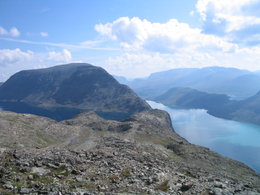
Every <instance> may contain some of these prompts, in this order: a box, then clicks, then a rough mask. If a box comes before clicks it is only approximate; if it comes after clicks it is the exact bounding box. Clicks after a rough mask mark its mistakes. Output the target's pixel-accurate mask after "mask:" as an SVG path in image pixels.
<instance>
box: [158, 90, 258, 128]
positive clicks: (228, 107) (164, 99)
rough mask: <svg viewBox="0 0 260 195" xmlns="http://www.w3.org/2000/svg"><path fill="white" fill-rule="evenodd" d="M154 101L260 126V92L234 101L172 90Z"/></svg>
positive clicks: (206, 94)
mask: <svg viewBox="0 0 260 195" xmlns="http://www.w3.org/2000/svg"><path fill="white" fill-rule="evenodd" d="M153 100H154V101H157V102H160V103H162V104H164V105H167V106H180V107H183V108H200V109H205V110H207V111H208V113H209V114H211V115H213V116H216V117H220V118H225V119H231V120H236V121H241V122H248V123H254V124H258V125H260V103H259V102H260V92H258V93H257V94H256V95H254V96H252V97H250V98H247V99H245V100H241V101H233V100H229V97H228V96H226V95H220V94H209V93H205V92H201V91H198V90H195V89H191V88H172V89H170V90H168V91H167V92H166V93H164V94H162V95H160V96H158V97H156V98H154V99H153Z"/></svg>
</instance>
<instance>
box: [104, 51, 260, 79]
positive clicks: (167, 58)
mask: <svg viewBox="0 0 260 195" xmlns="http://www.w3.org/2000/svg"><path fill="white" fill-rule="evenodd" d="M104 64H106V66H105V67H104V68H106V70H107V71H109V72H110V73H111V74H114V75H122V76H125V77H128V78H136V77H146V76H149V75H150V74H151V73H153V72H158V71H163V70H169V69H173V68H202V67H208V66H223V67H235V68H240V69H248V70H259V67H260V47H254V48H250V49H249V48H247V49H245V48H244V49H237V50H236V51H235V52H229V53H228V52H227V53H224V52H221V51H218V52H214V51H211V52H210V51H209V52H205V51H199V50H193V51H191V50H187V51H185V52H183V51H180V52H175V53H174V54H166V53H158V52H157V53H150V52H149V53H148V52H145V53H139V52H135V53H124V54H123V55H119V56H117V57H113V58H108V59H107V61H106V62H105V63H104Z"/></svg>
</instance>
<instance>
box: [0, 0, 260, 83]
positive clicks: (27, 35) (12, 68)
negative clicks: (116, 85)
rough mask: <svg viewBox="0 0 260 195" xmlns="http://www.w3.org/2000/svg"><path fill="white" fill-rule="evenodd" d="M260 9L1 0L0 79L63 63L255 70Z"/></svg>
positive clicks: (190, 0)
mask: <svg viewBox="0 0 260 195" xmlns="http://www.w3.org/2000/svg"><path fill="white" fill-rule="evenodd" d="M259 10H260V0H180V1H175V0H109V1H108V0H95V1H93V0H73V1H72V0H68V1H67V0H66V1H64V0H44V1H35V0H23V1H21V0H0V81H5V80H6V79H8V77H9V76H10V75H12V74H13V73H15V72H17V71H20V70H24V69H32V68H41V67H49V66H53V65H57V64H62V63H68V62H87V63H91V64H94V65H97V66H101V67H103V68H105V69H106V70H107V71H108V72H110V73H111V74H115V75H123V76H125V77H128V78H135V77H144V76H148V75H149V74H150V73H152V72H158V71H162V70H167V69H172V68H186V67H205V66H225V67H236V68H241V69H248V70H260V12H259Z"/></svg>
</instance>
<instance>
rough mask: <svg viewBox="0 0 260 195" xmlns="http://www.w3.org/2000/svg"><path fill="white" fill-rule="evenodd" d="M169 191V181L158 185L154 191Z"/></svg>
mask: <svg viewBox="0 0 260 195" xmlns="http://www.w3.org/2000/svg"><path fill="white" fill-rule="evenodd" d="M169 189H170V185H169V180H165V181H164V182H162V183H161V184H160V185H158V186H156V187H155V190H161V191H165V192H166V191H168V190H169Z"/></svg>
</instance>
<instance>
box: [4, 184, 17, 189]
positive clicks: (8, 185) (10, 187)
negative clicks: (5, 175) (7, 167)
mask: <svg viewBox="0 0 260 195" xmlns="http://www.w3.org/2000/svg"><path fill="white" fill-rule="evenodd" d="M3 188H5V189H8V190H12V189H14V186H13V185H12V184H11V183H8V184H4V185H3Z"/></svg>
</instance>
